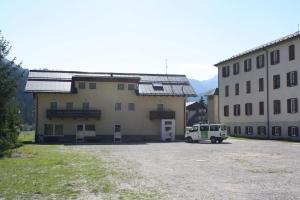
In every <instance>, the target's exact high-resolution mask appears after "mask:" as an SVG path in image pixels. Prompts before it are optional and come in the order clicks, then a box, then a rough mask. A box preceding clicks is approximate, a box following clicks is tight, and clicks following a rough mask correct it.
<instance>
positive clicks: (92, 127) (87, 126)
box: [85, 124, 96, 131]
mask: <svg viewBox="0 0 300 200" xmlns="http://www.w3.org/2000/svg"><path fill="white" fill-rule="evenodd" d="M85 130H86V131H96V127H95V125H94V124H86V125H85Z"/></svg>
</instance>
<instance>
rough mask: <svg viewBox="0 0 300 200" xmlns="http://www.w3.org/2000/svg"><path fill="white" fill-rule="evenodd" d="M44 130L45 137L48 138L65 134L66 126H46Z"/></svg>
mask: <svg viewBox="0 0 300 200" xmlns="http://www.w3.org/2000/svg"><path fill="white" fill-rule="evenodd" d="M44 129H45V130H44V135H47V136H54V135H58V136H59V135H63V134H64V126H63V125H62V124H55V125H53V124H45V126H44Z"/></svg>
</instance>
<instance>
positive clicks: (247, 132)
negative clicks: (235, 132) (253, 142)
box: [245, 126, 253, 135]
mask: <svg viewBox="0 0 300 200" xmlns="http://www.w3.org/2000/svg"><path fill="white" fill-rule="evenodd" d="M245 133H246V134H247V135H253V127H252V126H246V127H245Z"/></svg>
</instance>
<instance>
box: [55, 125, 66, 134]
mask: <svg viewBox="0 0 300 200" xmlns="http://www.w3.org/2000/svg"><path fill="white" fill-rule="evenodd" d="M63 134H64V126H63V125H62V124H55V135H63Z"/></svg>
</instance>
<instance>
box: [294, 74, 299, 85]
mask: <svg viewBox="0 0 300 200" xmlns="http://www.w3.org/2000/svg"><path fill="white" fill-rule="evenodd" d="M294 76H295V77H294V80H295V82H294V85H298V74H297V71H295V72H294Z"/></svg>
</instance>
